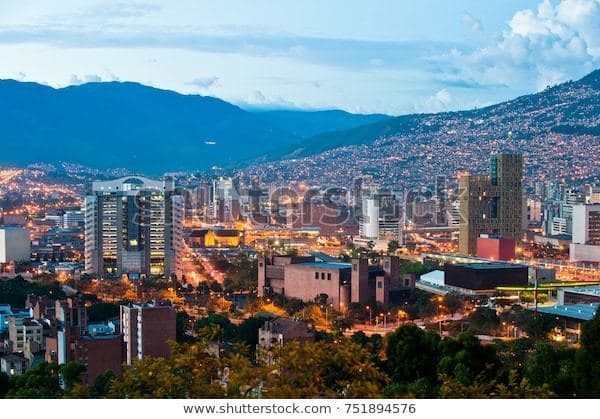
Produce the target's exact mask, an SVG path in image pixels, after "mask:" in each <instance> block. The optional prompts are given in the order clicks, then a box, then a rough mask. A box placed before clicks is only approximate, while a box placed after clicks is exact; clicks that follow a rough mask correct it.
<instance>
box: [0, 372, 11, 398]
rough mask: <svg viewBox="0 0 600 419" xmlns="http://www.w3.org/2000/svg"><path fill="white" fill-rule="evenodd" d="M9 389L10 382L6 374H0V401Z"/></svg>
mask: <svg viewBox="0 0 600 419" xmlns="http://www.w3.org/2000/svg"><path fill="white" fill-rule="evenodd" d="M11 388H12V382H11V380H10V377H9V376H8V374H5V373H3V372H0V399H3V398H4V397H5V396H6V393H8V391H9V390H10V389H11Z"/></svg>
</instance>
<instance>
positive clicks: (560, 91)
mask: <svg viewBox="0 0 600 419" xmlns="http://www.w3.org/2000/svg"><path fill="white" fill-rule="evenodd" d="M583 87H587V88H589V89H590V90H591V91H593V92H596V91H597V92H598V93H599V94H600V70H595V71H594V72H592V73H590V74H588V75H587V76H585V77H584V78H582V79H580V80H578V81H569V82H566V83H562V84H559V85H557V86H553V87H550V88H547V89H546V90H544V91H542V92H539V93H535V94H530V95H525V96H521V97H518V98H516V99H513V100H510V101H507V102H502V103H499V104H495V105H490V106H487V107H485V108H480V109H472V110H466V111H456V112H443V113H437V114H411V115H402V116H398V117H391V118H385V119H382V120H381V121H377V122H374V123H372V124H366V125H361V126H358V127H355V128H352V129H348V130H340V131H334V130H332V131H331V132H324V133H321V134H317V135H315V136H313V137H311V138H307V139H305V140H303V141H301V142H300V143H298V144H291V145H286V146H282V147H281V148H280V149H279V150H275V151H274V152H272V153H269V154H267V155H266V156H263V157H262V159H264V160H267V161H268V160H278V159H298V158H304V157H307V156H312V155H316V154H319V153H322V152H325V151H327V150H333V149H336V148H338V147H346V146H352V145H360V144H369V143H372V142H375V141H377V140H380V139H383V138H387V137H393V136H402V135H411V134H414V135H421V134H429V135H432V136H433V135H435V134H436V133H437V132H438V131H439V130H440V129H441V127H442V126H443V125H446V124H440V120H441V119H446V120H447V121H453V122H456V123H458V122H460V121H461V120H462V121H465V124H466V125H470V124H472V121H474V120H482V119H483V120H488V121H489V122H490V124H491V126H492V127H493V128H494V129H496V130H497V129H500V130H503V131H505V132H508V131H509V130H510V131H512V134H513V136H520V137H521V138H527V137H531V136H532V135H535V134H536V133H539V132H543V131H548V132H555V133H568V134H576V133H580V134H588V135H599V134H600V119H598V118H596V117H598V116H599V114H598V112H600V96H599V95H595V94H589V95H585V96H582V97H577V96H574V94H573V92H574V91H575V90H576V89H581V88H583ZM557 107H560V113H558V112H556V110H557ZM519 121H527V123H526V124H519ZM594 121H595V122H594ZM450 125H452V123H450ZM525 126H527V128H528V129H527V130H524V129H522V128H523V127H525Z"/></svg>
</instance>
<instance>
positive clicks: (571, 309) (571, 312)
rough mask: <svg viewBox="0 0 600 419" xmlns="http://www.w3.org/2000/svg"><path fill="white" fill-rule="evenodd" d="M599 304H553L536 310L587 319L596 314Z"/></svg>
mask: <svg viewBox="0 0 600 419" xmlns="http://www.w3.org/2000/svg"><path fill="white" fill-rule="evenodd" d="M599 305H600V304H598V303H595V304H569V305H555V306H551V307H538V309H537V310H538V311H539V312H540V313H545V314H551V315H554V316H561V317H568V318H571V319H576V320H584V321H588V320H592V319H593V318H594V317H595V316H596V313H597V311H598V306H599Z"/></svg>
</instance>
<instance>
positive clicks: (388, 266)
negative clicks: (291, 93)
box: [384, 260, 390, 269]
mask: <svg viewBox="0 0 600 419" xmlns="http://www.w3.org/2000/svg"><path fill="white" fill-rule="evenodd" d="M384 265H385V269H390V262H389V261H387V260H386V261H385V263H384Z"/></svg>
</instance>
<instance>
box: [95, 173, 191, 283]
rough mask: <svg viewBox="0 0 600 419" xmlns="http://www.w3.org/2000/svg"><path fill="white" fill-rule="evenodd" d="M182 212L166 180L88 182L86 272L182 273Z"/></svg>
mask: <svg viewBox="0 0 600 419" xmlns="http://www.w3.org/2000/svg"><path fill="white" fill-rule="evenodd" d="M183 211H184V208H183V198H182V196H181V195H178V194H177V193H176V192H175V183H174V181H173V179H171V178H167V179H165V180H164V181H157V180H151V179H147V178H143V177H123V178H120V179H116V180H112V181H106V182H93V183H92V188H91V191H90V192H89V193H88V195H87V196H86V199H85V268H86V271H87V272H88V273H95V274H97V275H99V276H102V277H114V276H121V275H123V274H127V275H128V276H129V277H130V278H137V277H140V276H141V275H145V276H148V275H153V276H161V277H167V276H170V275H173V274H174V275H176V276H177V277H181V269H182V267H181V258H182V249H183V230H182V228H183V227H182V226H183Z"/></svg>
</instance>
